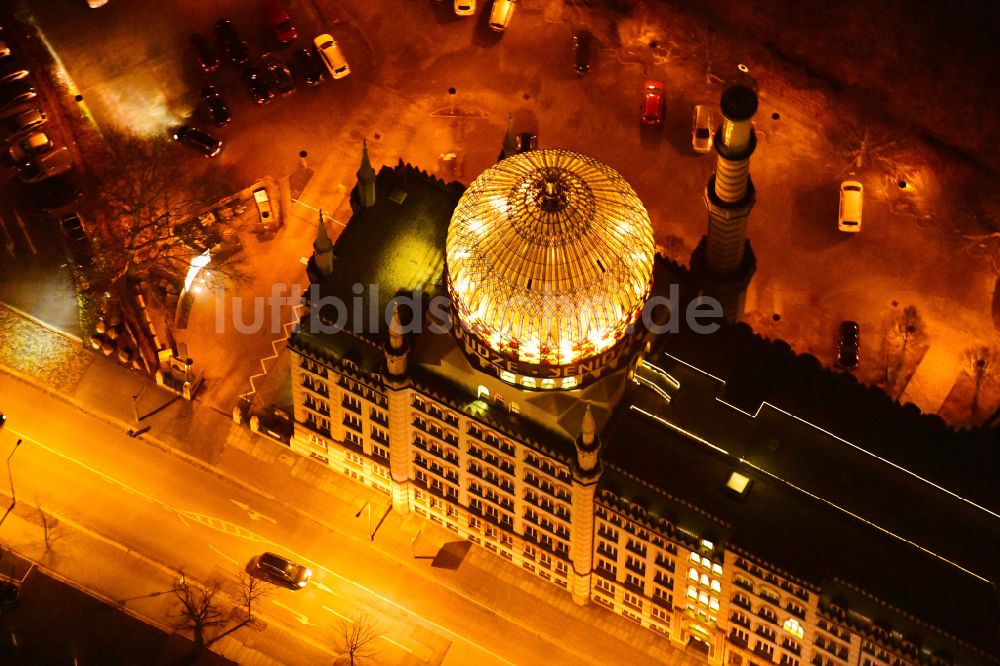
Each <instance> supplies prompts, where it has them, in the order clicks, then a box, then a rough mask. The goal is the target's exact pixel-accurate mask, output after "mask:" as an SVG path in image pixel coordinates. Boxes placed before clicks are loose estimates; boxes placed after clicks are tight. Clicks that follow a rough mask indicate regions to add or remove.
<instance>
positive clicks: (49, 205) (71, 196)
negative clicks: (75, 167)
mask: <svg viewBox="0 0 1000 666" xmlns="http://www.w3.org/2000/svg"><path fill="white" fill-rule="evenodd" d="M81 196H83V192H82V191H81V189H80V185H79V184H78V183H77V180H76V178H75V177H74V175H73V173H72V172H69V173H64V174H63V175H61V176H54V177H52V178H49V179H48V180H43V181H42V182H40V183H38V184H36V185H32V186H31V187H29V188H28V197H29V201H30V202H31V204H32V205H33V206H34V207H35V208H38V209H39V210H42V211H45V212H46V213H52V214H58V213H62V212H66V211H67V209H70V208H72V207H73V206H75V205H76V202H77V200H78V199H79V198H80V197H81Z"/></svg>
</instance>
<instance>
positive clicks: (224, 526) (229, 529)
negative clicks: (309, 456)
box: [15, 433, 524, 666]
mask: <svg viewBox="0 0 1000 666" xmlns="http://www.w3.org/2000/svg"><path fill="white" fill-rule="evenodd" d="M15 434H17V435H18V436H20V437H23V439H24V440H25V441H26V442H32V443H33V444H35V445H36V446H38V447H39V448H41V449H43V450H45V451H48V452H49V453H51V454H53V455H55V456H57V457H59V458H62V459H63V460H67V461H69V462H73V463H75V464H77V465H79V466H80V467H82V468H84V469H86V470H88V471H90V472H92V473H93V474H95V475H97V476H98V477H99V478H102V479H105V480H107V481H109V482H110V483H112V484H114V485H117V486H119V487H120V488H122V489H123V490H125V491H127V492H130V493H132V494H134V495H136V496H138V497H141V498H143V499H145V500H147V501H149V502H151V503H153V504H156V505H158V506H160V507H162V508H164V509H166V510H168V511H171V512H174V513H178V514H183V515H184V516H187V517H188V518H192V519H194V520H195V521H196V522H199V523H201V524H203V525H208V526H209V527H212V528H213V529H217V530H219V531H222V532H226V533H228V534H233V535H236V536H242V537H243V538H245V539H249V540H254V541H259V542H262V543H267V544H273V545H278V544H276V543H275V542H273V541H271V540H269V539H265V538H263V537H261V536H260V535H257V534H255V533H253V532H251V531H250V530H246V529H245V528H241V527H239V526H238V525H233V524H232V523H228V522H226V521H221V520H218V519H216V518H212V517H211V516H205V515H203V514H198V513H194V512H190V511H181V510H178V509H175V508H174V507H172V506H170V505H168V504H166V503H164V502H162V501H160V500H157V499H155V498H153V497H150V496H149V495H146V494H144V493H142V492H140V491H138V490H135V489H134V488H131V487H129V486H127V485H125V484H124V483H122V482H121V481H118V480H117V479H115V478H114V477H111V476H109V475H107V474H105V473H103V472H101V471H99V470H97V469H95V468H93V467H91V466H90V465H87V464H86V463H84V462H81V461H79V460H76V459H75V458H73V457H71V456H68V455H66V454H64V453H61V452H59V451H56V450H55V449H52V448H50V447H48V446H46V445H44V444H42V443H41V442H39V441H38V440H36V439H34V438H32V437H29V436H27V435H24V434H23V433H15ZM81 527H82V526H81ZM109 541H110V540H109ZM112 543H113V542H112ZM299 557H300V559H302V560H307V561H310V562H313V564H314V565H315V567H316V568H317V569H322V570H323V571H326V572H327V573H329V574H330V575H331V576H334V577H336V578H338V579H340V580H342V581H344V582H346V583H350V584H351V585H353V586H355V587H356V588H357V589H359V590H361V591H363V592H366V593H368V594H370V595H371V596H373V597H375V598H377V599H379V600H381V601H383V602H384V603H386V604H388V605H390V606H392V607H394V608H397V609H399V610H401V611H403V612H404V613H406V614H408V615H411V616H413V617H415V618H418V619H420V620H421V621H422V622H424V623H426V624H428V625H430V626H433V627H436V628H437V629H439V630H440V631H442V632H444V633H446V634H448V635H450V636H454V637H456V638H458V639H459V640H461V641H463V642H465V643H467V644H468V645H471V646H472V647H474V648H476V649H478V650H481V651H483V652H485V653H487V654H489V655H490V656H492V657H494V658H495V659H497V660H499V661H501V662H503V663H505V664H510V666H517V665H516V664H515V663H514V662H512V661H510V660H509V659H505V658H503V657H501V656H500V655H498V654H497V653H495V652H493V651H492V650H489V649H488V648H486V647H483V646H482V645H480V644H479V643H477V642H475V641H473V640H472V639H470V638H466V637H465V636H464V635H462V634H460V633H458V632H457V631H455V630H453V629H449V628H448V627H445V626H444V625H441V624H439V623H437V622H434V621H433V620H429V619H427V618H425V617H424V616H422V615H420V614H419V613H416V612H415V611H412V610H410V609H409V608H407V607H406V606H403V605H402V604H399V603H397V602H395V601H393V600H392V599H389V598H388V597H385V596H383V595H381V594H379V593H378V592H375V591H374V590H372V589H370V588H368V587H365V586H364V585H362V584H361V583H358V582H355V581H353V580H351V579H349V578H346V577H344V576H341V575H340V574H338V573H336V572H334V571H332V570H331V569H329V568H327V567H324V566H322V565H319V564H318V563H316V562H315V561H313V560H311V558H303V557H301V556H299ZM161 566H162V565H161ZM451 591H452V592H453V593H455V592H456V591H455V590H451ZM459 596H461V597H463V598H464V599H465V600H466V601H469V602H471V603H472V604H473V605H476V606H480V607H482V604H480V603H479V602H477V601H475V600H474V599H472V598H471V597H468V596H467V595H464V594H460V595H459ZM274 603H275V604H276V605H278V606H281V607H283V608H286V609H288V611H289V612H291V613H292V614H294V615H295V616H296V619H298V621H299V622H301V623H302V624H309V619H308V617H306V616H305V615H302V614H301V613H299V612H298V611H295V610H293V609H291V608H288V607H287V606H285V605H284V604H282V603H281V602H279V601H277V600H274ZM331 612H332V611H331ZM504 619H505V620H507V621H508V622H509V621H510V620H509V619H507V618H504ZM512 624H515V625H516V626H520V625H517V623H514V622H512ZM313 626H315V625H313ZM521 628H524V627H521Z"/></svg>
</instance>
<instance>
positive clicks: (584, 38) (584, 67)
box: [573, 30, 593, 76]
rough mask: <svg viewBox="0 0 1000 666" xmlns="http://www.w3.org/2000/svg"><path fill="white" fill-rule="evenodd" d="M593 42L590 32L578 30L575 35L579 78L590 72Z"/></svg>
mask: <svg viewBox="0 0 1000 666" xmlns="http://www.w3.org/2000/svg"><path fill="white" fill-rule="evenodd" d="M592 41H593V37H592V36H591V34H590V32H589V31H588V30H577V31H576V32H575V33H573V48H574V50H575V51H576V74H577V76H583V75H584V74H586V73H587V72H589V71H590V45H591V42H592Z"/></svg>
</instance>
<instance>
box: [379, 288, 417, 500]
mask: <svg viewBox="0 0 1000 666" xmlns="http://www.w3.org/2000/svg"><path fill="white" fill-rule="evenodd" d="M384 351H385V366H386V373H385V377H384V378H383V380H384V382H385V387H386V389H387V390H386V393H387V397H388V399H389V410H388V411H389V476H390V480H391V486H392V508H393V510H394V511H396V512H398V513H408V512H409V510H410V461H411V460H412V457H413V454H412V453H411V451H410V418H409V415H410V397H409V394H410V392H409V390H408V389H409V386H410V381H409V379H408V378H407V376H406V364H407V360H408V358H409V356H410V346H409V344H408V343H407V341H406V338H405V337H404V335H403V324H402V322H401V321H400V319H399V306H398V305H397V304H393V308H392V321H391V322H390V323H389V340H388V342H387V343H386V344H385V346H384Z"/></svg>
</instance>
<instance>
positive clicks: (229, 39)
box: [215, 19, 250, 65]
mask: <svg viewBox="0 0 1000 666" xmlns="http://www.w3.org/2000/svg"><path fill="white" fill-rule="evenodd" d="M215 35H216V37H218V38H219V44H220V45H221V46H222V52H223V53H225V54H226V57H227V58H229V59H230V60H231V61H232V62H234V63H235V64H237V65H245V64H247V63H248V62H250V49H249V48H248V47H247V43H246V42H244V41H243V40H242V39H240V36H239V35H237V34H236V28H235V26H233V22H232V21H230V20H228V19H223V20H221V21H219V22H218V23H216V24H215Z"/></svg>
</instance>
